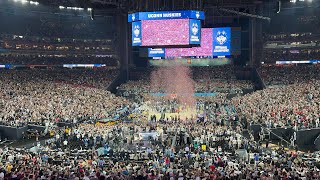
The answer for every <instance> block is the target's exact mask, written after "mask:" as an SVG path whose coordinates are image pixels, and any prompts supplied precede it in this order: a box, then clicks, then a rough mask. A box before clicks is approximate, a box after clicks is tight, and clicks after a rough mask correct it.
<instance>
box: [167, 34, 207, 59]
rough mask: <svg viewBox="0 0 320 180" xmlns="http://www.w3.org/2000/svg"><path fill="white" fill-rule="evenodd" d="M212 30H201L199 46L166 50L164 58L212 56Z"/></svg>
mask: <svg viewBox="0 0 320 180" xmlns="http://www.w3.org/2000/svg"><path fill="white" fill-rule="evenodd" d="M212 41H213V37H212V28H202V29H201V45H200V47H192V48H166V49H165V56H166V57H187V56H212V49H213V48H212V45H213V42H212Z"/></svg>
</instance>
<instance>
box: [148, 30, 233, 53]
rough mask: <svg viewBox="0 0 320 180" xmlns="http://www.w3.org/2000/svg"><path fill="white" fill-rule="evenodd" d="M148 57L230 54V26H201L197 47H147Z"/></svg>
mask: <svg viewBox="0 0 320 180" xmlns="http://www.w3.org/2000/svg"><path fill="white" fill-rule="evenodd" d="M148 55H149V57H219V56H229V55H231V28H230V27H227V28H202V29H201V43H200V46H199V47H191V48H162V49H161V48H160V49H159V48H157V49H153V48H149V49H148Z"/></svg>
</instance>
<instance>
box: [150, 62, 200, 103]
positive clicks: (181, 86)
mask: <svg viewBox="0 0 320 180" xmlns="http://www.w3.org/2000/svg"><path fill="white" fill-rule="evenodd" d="M171 64H172V65H171V66H168V67H159V68H158V69H156V70H154V71H153V72H152V74H151V91H152V92H163V93H166V94H167V95H169V96H168V98H172V97H174V98H176V99H177V101H178V102H179V103H180V104H181V105H183V106H185V107H190V108H192V107H194V106H195V103H196V100H195V98H194V93H195V82H194V81H193V79H192V78H191V71H190V69H189V67H188V66H184V65H182V64H181V63H179V61H178V60H174V61H172V63H171Z"/></svg>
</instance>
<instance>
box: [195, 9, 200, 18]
mask: <svg viewBox="0 0 320 180" xmlns="http://www.w3.org/2000/svg"><path fill="white" fill-rule="evenodd" d="M196 17H197V19H199V17H200V12H199V11H197V12H196Z"/></svg>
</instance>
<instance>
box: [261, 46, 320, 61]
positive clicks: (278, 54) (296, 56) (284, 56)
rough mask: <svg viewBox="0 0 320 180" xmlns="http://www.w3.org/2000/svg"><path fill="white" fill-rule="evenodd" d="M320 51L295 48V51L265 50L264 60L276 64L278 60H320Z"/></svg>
mask: <svg viewBox="0 0 320 180" xmlns="http://www.w3.org/2000/svg"><path fill="white" fill-rule="evenodd" d="M319 52H320V50H319V49H310V50H308V49H305V50H303V51H300V50H295V51H294V52H290V51H287V50H282V49H273V50H265V51H264V53H263V59H262V62H264V63H273V64H275V62H276V61H308V60H320V55H319Z"/></svg>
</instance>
